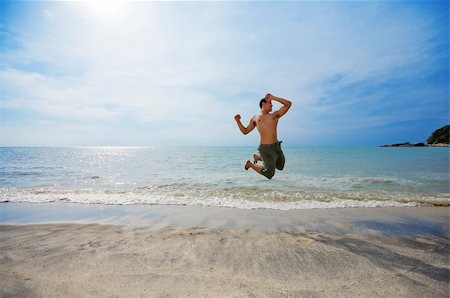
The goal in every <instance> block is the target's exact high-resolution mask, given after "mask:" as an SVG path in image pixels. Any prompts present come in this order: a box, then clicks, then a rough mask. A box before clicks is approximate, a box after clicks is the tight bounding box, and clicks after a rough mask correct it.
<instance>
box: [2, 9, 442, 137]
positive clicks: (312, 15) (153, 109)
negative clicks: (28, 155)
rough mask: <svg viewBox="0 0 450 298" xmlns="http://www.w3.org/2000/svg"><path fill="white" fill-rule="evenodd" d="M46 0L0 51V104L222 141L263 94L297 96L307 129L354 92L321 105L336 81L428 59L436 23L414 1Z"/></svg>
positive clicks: (299, 117) (292, 122)
mask: <svg viewBox="0 0 450 298" xmlns="http://www.w3.org/2000/svg"><path fill="white" fill-rule="evenodd" d="M42 5H43V6H44V9H42V10H40V11H41V12H43V14H44V16H46V17H47V21H46V22H45V23H36V24H35V23H34V22H35V21H37V20H35V19H31V20H27V21H24V22H22V23H21V24H16V25H17V31H15V32H18V33H17V40H18V42H19V43H20V44H21V47H19V48H15V49H8V50H5V51H1V52H0V60H3V61H7V62H3V63H0V65H3V67H2V68H1V69H0V85H1V86H6V87H5V88H4V89H3V91H0V107H4V108H5V107H8V108H17V109H19V108H31V109H36V110H38V111H39V112H41V113H45V114H48V115H50V116H52V117H61V118H66V119H74V118H76V119H77V121H113V122H114V121H116V123H120V121H122V120H123V119H127V120H129V119H132V121H133V122H136V123H142V125H144V126H145V125H154V127H156V128H158V129H160V131H161V132H157V131H154V132H152V136H153V137H154V138H159V139H161V140H162V139H170V138H173V139H182V138H185V139H188V138H189V137H190V136H189V134H192V135H196V132H201V134H203V135H204V136H205V137H207V138H210V139H211V141H212V142H220V141H222V140H225V141H228V142H229V141H231V140H233V139H234V138H235V136H236V134H235V132H236V131H233V132H229V130H230V129H233V130H237V128H235V127H234V121H233V120H232V117H233V115H234V114H235V113H240V114H241V115H242V116H243V119H247V118H250V116H251V115H253V114H255V113H257V112H258V109H257V102H258V101H259V98H260V97H262V96H263V95H264V94H265V93H266V92H273V93H274V94H277V95H280V96H282V97H286V98H290V99H293V100H294V107H293V109H292V110H291V111H290V116H289V117H287V116H286V120H284V121H285V123H286V125H287V126H289V127H295V126H299V123H301V124H302V125H303V128H299V129H297V130H296V131H295V132H294V131H292V130H293V129H292V128H289V129H285V131H286V132H288V133H291V134H295V135H298V132H299V131H300V132H302V131H303V132H305V133H306V131H308V130H310V129H312V128H313V127H314V126H317V124H318V123H320V121H321V120H320V117H321V116H322V115H327V114H328V115H329V113H330V111H331V109H336V108H339V107H340V106H342V105H344V106H345V105H346V106H349V105H351V103H352V102H354V101H355V100H356V101H357V100H358V99H355V98H349V99H347V100H346V101H345V103H336V102H334V103H330V105H328V106H324V105H320V99H321V98H322V97H323V96H325V95H327V94H329V93H330V91H332V90H333V88H334V90H336V91H337V90H339V89H340V88H341V87H345V86H348V85H349V84H352V83H357V82H360V81H367V80H371V81H380V80H386V79H387V78H389V77H390V76H392V75H396V74H397V73H396V71H398V69H399V68H401V67H404V66H405V65H406V66H407V65H409V64H410V63H413V62H415V61H418V60H420V59H426V57H428V56H427V55H428V52H427V51H428V50H429V48H430V47H431V46H432V45H430V44H429V43H427V40H429V39H430V37H433V36H436V34H438V33H439V31H433V30H432V29H430V25H429V20H428V19H427V18H425V17H423V16H422V15H420V14H418V13H417V12H416V10H413V9H409V8H408V7H406V6H405V8H402V7H401V6H398V5H397V6H396V7H395V8H396V10H394V11H395V13H392V12H391V8H392V7H391V6H390V4H389V3H381V4H380V3H356V4H355V3H350V4H348V3H326V4H324V3H309V2H307V3H304V2H302V3H280V4H278V3H242V2H236V3H209V2H195V3H192V2H188V3H179V2H177V3H159V2H157V3H154V2H151V3H149V2H145V3H127V5H126V9H124V10H123V11H121V10H120V9H119V10H116V11H114V10H113V9H110V10H109V11H106V12H103V15H102V7H103V6H102V5H103V4H99V5H100V6H99V7H94V8H92V7H91V8H87V7H86V5H84V4H83V3H57V4H56V3H46V4H45V5H44V4H42ZM124 8H125V7H124ZM122 12H126V13H122ZM115 14H118V15H120V17H117V18H116V17H115V16H114V15H115ZM436 32H437V33H436ZM424 57H425V58H424ZM336 75H340V79H339V80H337V81H336V82H334V84H333V85H332V86H331V85H324V83H325V82H327V81H329V80H330V79H331V78H333V77H335V76H336ZM312 112H314V113H316V115H314V114H313V113H312ZM245 121H247V120H245ZM356 121H360V120H359V119H358V120H356ZM377 121H383V118H382V119H379V118H376V119H374V120H373V121H368V122H370V123H372V122H373V123H376V122H377ZM164 122H166V123H167V124H168V125H164ZM171 123H176V124H177V125H175V127H173V128H172V129H169V128H167V127H172V126H171ZM342 124H343V125H344V123H342ZM136 125H138V124H136ZM352 125H353V126H355V127H356V126H358V125H360V124H358V123H353V122H352V121H349V123H348V125H345V126H349V127H351V126H352ZM123 129H125V130H126V129H127V128H126V127H123ZM132 129H133V128H132V127H131V126H130V128H129V130H130V131H131V130H132ZM142 133H143V134H144V132H142ZM130 134H131V133H130ZM124 135H126V133H124ZM168 142H169V141H168Z"/></svg>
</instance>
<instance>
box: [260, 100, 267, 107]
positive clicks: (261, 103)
mask: <svg viewBox="0 0 450 298" xmlns="http://www.w3.org/2000/svg"><path fill="white" fill-rule="evenodd" d="M264 102H267V101H266V99H265V98H263V99H261V100H260V101H259V108H260V109H262V105H263V103H264Z"/></svg>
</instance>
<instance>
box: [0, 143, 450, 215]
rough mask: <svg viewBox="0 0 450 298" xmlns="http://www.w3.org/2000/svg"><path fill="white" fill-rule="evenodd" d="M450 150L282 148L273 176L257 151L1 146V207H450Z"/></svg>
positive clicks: (193, 148) (201, 148)
mask: <svg viewBox="0 0 450 298" xmlns="http://www.w3.org/2000/svg"><path fill="white" fill-rule="evenodd" d="M449 150H450V149H448V148H431V147H428V148H381V147H283V151H284V154H285V157H286V165H285V168H284V170H283V171H277V172H276V174H275V176H274V178H272V179H271V180H268V179H266V178H265V177H263V176H261V175H259V174H257V173H255V172H253V171H252V170H249V171H248V172H246V171H245V170H244V168H243V167H244V164H245V161H246V160H247V159H249V158H250V157H251V156H252V154H253V153H256V152H257V149H256V146H255V147H74V148H0V201H3V202H5V201H9V202H55V201H57V202H76V203H87V204H94V203H95V204H120V205H128V204H162V205H165V204H171V205H205V206H222V207H236V208H243V209H252V208H267V209H283V210H286V209H310V208H337V207H378V206H416V205H421V204H424V203H426V204H435V205H448V204H449V203H450V191H449V179H450V177H449Z"/></svg>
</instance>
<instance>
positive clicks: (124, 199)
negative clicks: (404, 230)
mask: <svg viewBox="0 0 450 298" xmlns="http://www.w3.org/2000/svg"><path fill="white" fill-rule="evenodd" d="M238 195H239V193H237V192H231V193H230V194H228V195H226V192H223V191H216V192H214V191H209V192H206V193H204V194H199V195H195V194H194V193H193V192H190V191H186V192H182V191H180V190H177V191H174V190H173V189H172V190H171V191H161V187H157V186H154V187H146V188H144V189H136V190H124V191H116V190H95V189H79V190H65V189H56V188H52V187H45V188H27V189H22V188H15V187H2V188H0V201H1V202H32V203H43V202H72V203H83V204H112V205H135V204H149V205H192V206H193V205H200V206H215V207H229V208H239V209H277V210H293V209H317V208H358V207H405V206H421V205H424V204H426V203H427V200H428V201H429V202H430V203H432V202H433V200H434V201H436V198H425V197H419V198H409V199H405V198H402V197H401V196H400V197H398V196H397V197H389V196H387V197H384V198H383V199H381V198H376V196H375V195H368V194H344V193H341V194H339V193H337V194H332V193H301V192H294V193H281V192H274V193H272V194H271V195H270V196H266V197H265V198H264V199H263V200H261V199H260V200H255V199H253V198H254V196H247V197H246V192H241V196H242V197H246V199H242V198H236V197H237V196H238ZM290 196H291V197H290ZM271 198H272V199H271ZM439 200H441V201H442V200H444V201H445V202H447V203H448V202H450V198H448V197H442V198H440V199H439Z"/></svg>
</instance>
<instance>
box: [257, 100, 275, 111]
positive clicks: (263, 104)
mask: <svg viewBox="0 0 450 298" xmlns="http://www.w3.org/2000/svg"><path fill="white" fill-rule="evenodd" d="M259 107H260V108H261V110H263V111H267V112H271V111H272V101H270V100H268V99H265V98H263V99H261V100H260V101H259Z"/></svg>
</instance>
